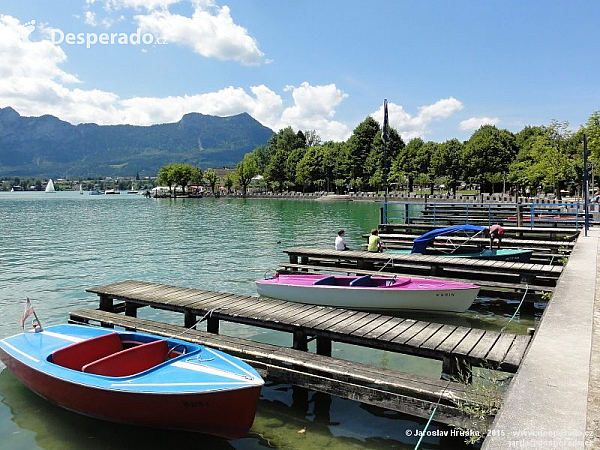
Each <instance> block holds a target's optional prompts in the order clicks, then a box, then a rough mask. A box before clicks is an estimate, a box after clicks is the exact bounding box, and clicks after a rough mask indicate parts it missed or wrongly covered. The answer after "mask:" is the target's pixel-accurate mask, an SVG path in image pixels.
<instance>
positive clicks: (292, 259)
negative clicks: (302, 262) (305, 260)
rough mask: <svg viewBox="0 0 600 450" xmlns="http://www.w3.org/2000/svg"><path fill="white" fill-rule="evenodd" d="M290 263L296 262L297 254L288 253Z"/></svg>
mask: <svg viewBox="0 0 600 450" xmlns="http://www.w3.org/2000/svg"><path fill="white" fill-rule="evenodd" d="M290 264H298V255H293V254H291V253H290Z"/></svg>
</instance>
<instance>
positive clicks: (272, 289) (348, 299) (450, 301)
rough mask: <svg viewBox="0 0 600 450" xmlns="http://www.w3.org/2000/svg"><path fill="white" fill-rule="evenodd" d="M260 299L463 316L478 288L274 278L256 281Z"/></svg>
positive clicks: (415, 280)
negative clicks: (452, 313) (455, 313)
mask: <svg viewBox="0 0 600 450" xmlns="http://www.w3.org/2000/svg"><path fill="white" fill-rule="evenodd" d="M256 289H257V291H258V294H259V295H262V296H265V297H271V298H277V299H280V300H287V301H292V302H298V303H307V304H314V305H323V306H335V307H340V308H351V309H360V310H374V311H401V310H414V311H432V312H463V311H466V310H467V309H468V308H469V306H471V304H472V303H473V301H474V300H475V297H476V296H477V294H478V293H479V286H476V285H474V284H470V283H461V282H457V281H441V280H430V279H423V278H388V277H376V276H370V275H365V276H345V275H325V274H297V275H283V274H277V275H275V276H274V277H272V278H268V279H264V280H256Z"/></svg>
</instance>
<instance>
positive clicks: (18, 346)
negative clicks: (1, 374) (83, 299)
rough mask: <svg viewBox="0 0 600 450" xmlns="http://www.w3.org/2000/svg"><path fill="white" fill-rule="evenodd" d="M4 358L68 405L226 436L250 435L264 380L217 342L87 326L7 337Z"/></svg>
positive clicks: (0, 348) (117, 418) (42, 391)
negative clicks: (216, 345)
mask: <svg viewBox="0 0 600 450" xmlns="http://www.w3.org/2000/svg"><path fill="white" fill-rule="evenodd" d="M0 359H1V360H2V361H3V362H4V363H5V364H6V366H7V367H8V368H9V369H10V370H11V371H12V372H13V373H14V374H15V375H16V376H17V377H18V378H19V379H20V380H21V381H22V382H23V383H24V384H25V385H26V386H28V387H29V388H30V389H31V390H32V391H34V392H36V393H37V394H38V395H40V396H42V397H44V398H45V399H47V400H49V401H50V402H52V403H55V404H57V405H59V406H62V407H63V408H66V409H69V410H72V411H75V412H78V413H81V414H84V415H87V416H91V417H95V418H99V419H104V420H109V421H113V422H121V423H128V424H134V425H142V426H152V427H161V428H172V429H180V430H187V431H195V432H201V433H205V434H211V435H215V436H219V437H223V438H226V439H237V438H240V437H243V436H245V435H246V433H247V431H248V430H249V429H250V427H251V426H252V422H253V420H254V415H255V412H256V407H257V404H258V398H259V395H260V391H261V387H262V385H263V384H264V381H263V380H262V378H261V377H260V375H258V373H257V372H256V371H255V370H254V369H253V368H252V367H251V366H249V365H248V364H246V363H244V362H243V361H241V360H239V359H238V358H235V357H233V356H231V355H228V354H226V353H223V352H221V351H218V350H215V349H211V348H208V347H205V346H202V345H198V344H193V343H189V342H185V341H181V340H178V339H170V338H166V339H163V338H161V337H159V336H154V335H150V334H145V333H138V332H128V331H115V330H112V329H105V328H97V327H91V326H82V325H70V324H69V325H54V326H50V327H47V328H45V329H44V330H42V331H37V332H34V331H28V332H24V333H20V334H17V335H14V336H11V337H8V338H4V339H2V340H0Z"/></svg>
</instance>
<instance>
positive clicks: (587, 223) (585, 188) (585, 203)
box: [583, 134, 590, 236]
mask: <svg viewBox="0 0 600 450" xmlns="http://www.w3.org/2000/svg"><path fill="white" fill-rule="evenodd" d="M587 153H588V152H587V137H586V136H585V134H584V135H583V214H584V219H583V220H584V224H585V226H584V230H585V231H584V234H585V236H587V235H588V229H589V228H590V219H589V217H588V208H589V205H588V197H589V194H590V193H589V188H588V163H587V157H588V154H587Z"/></svg>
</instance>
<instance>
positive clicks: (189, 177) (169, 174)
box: [158, 164, 202, 194]
mask: <svg viewBox="0 0 600 450" xmlns="http://www.w3.org/2000/svg"><path fill="white" fill-rule="evenodd" d="M201 181H202V171H201V170H200V169H198V168H197V167H194V166H192V165H190V164H169V165H167V166H162V167H161V168H160V169H158V183H159V184H161V185H165V186H169V190H171V188H172V187H173V186H181V189H182V190H183V193H184V194H185V188H186V187H187V186H188V185H190V184H192V183H200V182H201Z"/></svg>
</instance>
